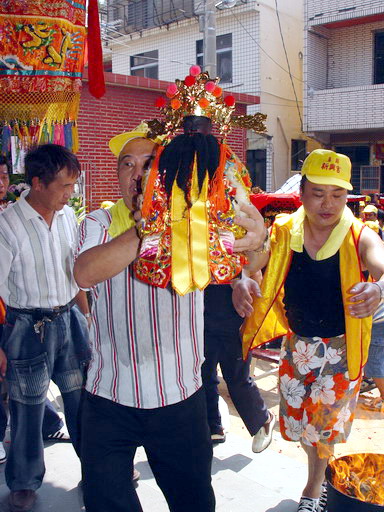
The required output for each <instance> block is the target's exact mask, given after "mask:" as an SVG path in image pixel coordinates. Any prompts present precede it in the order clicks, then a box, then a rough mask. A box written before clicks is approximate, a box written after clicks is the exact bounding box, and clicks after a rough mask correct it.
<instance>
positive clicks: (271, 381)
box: [0, 363, 384, 512]
mask: <svg viewBox="0 0 384 512" xmlns="http://www.w3.org/2000/svg"><path fill="white" fill-rule="evenodd" d="M271 368H272V366H271V365H270V364H268V363H259V364H258V368H256V372H255V375H256V381H257V383H258V385H259V387H260V389H261V390H262V393H263V396H264V398H265V400H266V402H267V404H268V406H269V407H270V408H271V409H272V410H274V411H275V412H277V407H278V406H277V389H276V373H272V374H267V376H266V377H264V372H265V371H266V370H270V369H271ZM221 392H222V395H223V397H224V399H225V401H226V402H227V403H228V406H229V415H228V417H227V418H226V423H227V424H228V428H229V433H228V435H227V441H226V442H225V443H224V444H222V445H218V446H216V447H215V448H214V460H213V467H212V478H213V486H214V489H215V494H216V499H217V511H218V512H296V507H297V501H298V499H299V497H300V494H301V490H302V488H303V487H304V484H305V480H306V466H305V457H304V456H303V452H302V450H301V448H300V447H299V445H298V444H295V443H287V442H285V441H284V440H282V438H281V436H280V433H279V432H278V429H277V430H276V432H275V433H274V439H273V442H272V445H271V447H270V448H269V449H268V450H266V451H265V452H263V453H261V454H254V453H252V451H251V438H250V436H249V434H248V433H247V431H246V430H245V428H244V425H243V424H242V422H241V420H240V418H239V417H238V416H237V414H236V412H235V410H234V409H233V405H232V404H231V402H230V399H229V397H228V393H227V391H226V388H225V385H221ZM376 393H377V391H376ZM362 451H374V452H383V451H384V429H383V428H382V416H381V415H380V414H372V415H370V417H368V418H367V414H366V413H365V412H364V411H363V410H362V409H360V408H358V410H357V419H356V420H355V423H354V427H353V431H352V435H351V437H350V441H349V442H348V443H347V445H343V446H342V445H338V447H337V453H336V454H337V455H341V454H345V453H352V452H362ZM45 460H46V466H47V473H46V477H45V480H44V484H43V486H42V488H41V489H40V491H39V493H38V495H39V497H38V501H37V504H36V506H35V509H34V510H35V512H48V511H54V512H79V511H83V510H84V507H83V504H82V498H81V490H80V488H79V487H78V483H79V480H80V465H79V461H78V460H77V457H76V455H75V454H74V451H73V449H72V447H71V445H70V444H67V443H47V445H46V448H45ZM136 468H137V469H138V470H139V471H140V472H141V479H140V482H139V484H138V488H137V490H138V493H139V496H140V500H141V502H142V505H143V509H144V511H145V512H148V511H150V512H153V511H155V512H166V511H168V507H167V505H166V503H165V501H164V498H163V496H162V494H161V492H160V490H159V489H158V487H157V485H156V483H155V480H154V478H153V475H152V473H151V470H150V468H149V466H148V464H147V461H146V457H145V453H144V451H143V450H140V451H139V452H138V453H137V457H136ZM7 495H8V489H7V487H6V485H5V481H4V466H2V467H0V512H6V511H8V506H7ZM105 512H113V511H105ZM127 512H128V511H127ZM196 512H200V511H196Z"/></svg>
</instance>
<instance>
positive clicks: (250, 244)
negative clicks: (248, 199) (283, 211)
mask: <svg viewBox="0 0 384 512" xmlns="http://www.w3.org/2000/svg"><path fill="white" fill-rule="evenodd" d="M240 210H241V211H242V212H244V213H246V214H247V216H246V217H241V216H239V215H236V217H235V219H234V220H235V222H236V224H238V225H239V226H241V227H243V228H244V229H246V230H247V233H246V235H245V236H244V237H243V238H239V239H238V240H235V244H234V246H233V250H234V251H235V252H242V251H255V250H256V249H259V248H260V247H261V246H262V245H263V242H264V240H265V236H266V233H267V231H266V227H265V225H264V219H263V217H262V215H261V214H260V212H259V210H258V209H257V208H256V207H255V206H253V204H244V205H241V207H240Z"/></svg>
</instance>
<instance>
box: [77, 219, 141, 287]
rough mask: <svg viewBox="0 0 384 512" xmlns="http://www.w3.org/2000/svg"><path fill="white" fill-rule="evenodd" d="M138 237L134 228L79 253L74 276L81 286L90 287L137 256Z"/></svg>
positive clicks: (118, 271) (114, 273) (121, 268)
mask: <svg viewBox="0 0 384 512" xmlns="http://www.w3.org/2000/svg"><path fill="white" fill-rule="evenodd" d="M138 247H139V238H138V236H137V233H136V228H134V227H133V228H131V229H128V230H127V231H125V233H123V234H122V235H120V236H118V237H116V238H114V239H113V240H111V241H110V242H107V243H106V244H102V245H97V246H95V247H92V249H88V250H87V251H84V252H83V253H81V254H80V256H79V257H78V258H77V260H76V262H75V266H74V276H75V279H76V281H77V284H78V285H79V286H80V287H81V288H90V287H91V286H94V285H96V284H98V283H101V282H102V281H106V280H107V279H110V278H111V277H114V276H115V275H117V274H119V273H120V272H122V271H123V270H124V269H125V268H126V267H127V266H128V265H129V264H130V263H132V261H133V260H134V259H136V256H137V250H138Z"/></svg>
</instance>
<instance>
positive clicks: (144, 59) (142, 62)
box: [131, 50, 159, 79]
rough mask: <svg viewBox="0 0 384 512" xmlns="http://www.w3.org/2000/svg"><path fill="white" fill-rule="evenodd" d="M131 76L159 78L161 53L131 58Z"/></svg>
mask: <svg viewBox="0 0 384 512" xmlns="http://www.w3.org/2000/svg"><path fill="white" fill-rule="evenodd" d="M131 75H133V76H144V77H145V78H156V79H158V78H159V51H158V50H153V51H151V52H143V53H138V54H137V55H132V56H131Z"/></svg>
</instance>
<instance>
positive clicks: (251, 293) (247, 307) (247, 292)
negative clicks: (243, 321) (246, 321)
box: [232, 277, 261, 318]
mask: <svg viewBox="0 0 384 512" xmlns="http://www.w3.org/2000/svg"><path fill="white" fill-rule="evenodd" d="M232 289H233V292H232V302H233V306H234V308H235V309H236V311H237V314H238V315H240V316H241V317H242V318H245V317H247V318H248V317H249V316H251V314H252V313H253V307H252V303H253V299H254V297H261V292H260V287H259V285H258V284H257V283H256V281H254V280H253V279H251V278H249V277H243V278H242V279H235V281H233V283H232Z"/></svg>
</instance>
